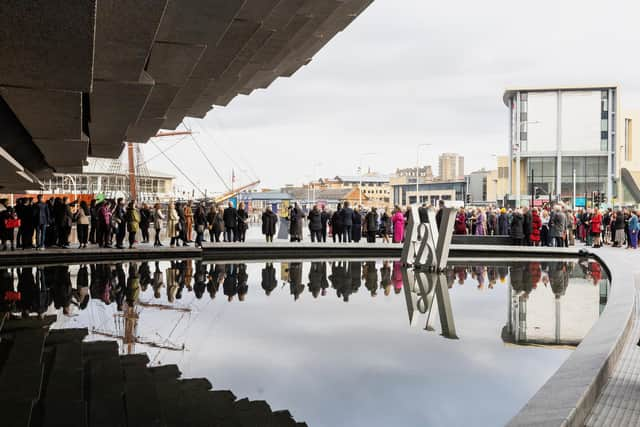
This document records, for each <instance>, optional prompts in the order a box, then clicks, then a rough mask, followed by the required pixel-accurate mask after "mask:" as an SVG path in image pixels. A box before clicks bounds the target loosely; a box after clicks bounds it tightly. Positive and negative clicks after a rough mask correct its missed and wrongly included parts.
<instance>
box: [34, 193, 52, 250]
mask: <svg viewBox="0 0 640 427" xmlns="http://www.w3.org/2000/svg"><path fill="white" fill-rule="evenodd" d="M37 200H38V201H37V202H36V204H35V205H33V225H34V226H35V229H36V248H37V249H39V250H42V249H44V243H45V237H46V236H47V226H48V225H49V221H51V213H50V212H49V206H48V205H47V204H46V203H45V202H43V201H42V194H38V199H37Z"/></svg>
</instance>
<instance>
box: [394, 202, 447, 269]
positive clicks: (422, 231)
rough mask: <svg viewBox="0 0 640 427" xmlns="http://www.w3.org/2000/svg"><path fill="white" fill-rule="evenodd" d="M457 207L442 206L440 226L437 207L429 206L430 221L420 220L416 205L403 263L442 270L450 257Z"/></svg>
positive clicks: (407, 236)
mask: <svg viewBox="0 0 640 427" xmlns="http://www.w3.org/2000/svg"><path fill="white" fill-rule="evenodd" d="M455 217H456V211H455V209H453V208H442V216H441V218H440V227H438V225H437V222H436V213H435V210H434V209H433V208H427V222H422V223H421V222H420V216H419V212H418V207H417V206H413V207H412V209H411V211H410V215H409V221H408V223H407V233H406V235H405V239H404V246H403V248H402V258H401V259H402V263H403V264H404V265H411V266H413V267H415V268H417V269H421V270H428V271H432V272H433V271H435V272H442V271H444V269H445V268H446V266H447V261H448V260H449V248H450V245H451V237H452V236H453V225H454V222H455Z"/></svg>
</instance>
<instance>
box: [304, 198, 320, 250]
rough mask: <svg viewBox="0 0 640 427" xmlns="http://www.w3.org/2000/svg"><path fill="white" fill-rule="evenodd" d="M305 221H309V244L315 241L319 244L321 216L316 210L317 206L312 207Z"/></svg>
mask: <svg viewBox="0 0 640 427" xmlns="http://www.w3.org/2000/svg"><path fill="white" fill-rule="evenodd" d="M307 219H308V220H309V232H310V233H311V242H316V241H317V242H318V243H320V242H321V241H322V214H321V213H320V209H318V205H314V206H313V208H312V209H311V211H310V212H309V216H308V217H307Z"/></svg>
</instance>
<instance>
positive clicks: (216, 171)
mask: <svg viewBox="0 0 640 427" xmlns="http://www.w3.org/2000/svg"><path fill="white" fill-rule="evenodd" d="M184 125H185V127H186V128H187V129H188V130H189V131H191V129H189V128H188V127H187V124H186V123H185V124H184ZM190 136H191V139H192V140H193V142H194V143H195V144H196V147H198V150H199V151H200V153H201V154H202V155H203V156H204V158H205V160H206V161H207V163H209V166H211V169H213V171H214V172H215V174H216V176H217V177H218V178H220V182H222V185H224V187H225V188H226V189H227V191H231V187H229V185H227V182H226V181H225V180H224V178H222V175H220V172H218V169H216V167H215V166H214V165H213V163H212V162H211V160H210V159H209V156H207V154H206V153H205V152H204V150H203V149H202V147H201V146H200V144H199V143H198V140H197V139H195V137H194V136H193V133H191V134H190Z"/></svg>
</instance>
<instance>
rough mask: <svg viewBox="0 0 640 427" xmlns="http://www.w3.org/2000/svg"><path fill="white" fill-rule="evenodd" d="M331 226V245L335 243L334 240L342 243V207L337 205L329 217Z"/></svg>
mask: <svg viewBox="0 0 640 427" xmlns="http://www.w3.org/2000/svg"><path fill="white" fill-rule="evenodd" d="M330 225H331V235H332V236H333V243H335V242H336V238H337V240H338V242H340V243H342V234H343V228H344V227H343V225H342V205H340V203H338V207H337V208H336V211H335V212H334V213H333V215H331V220H330Z"/></svg>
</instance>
